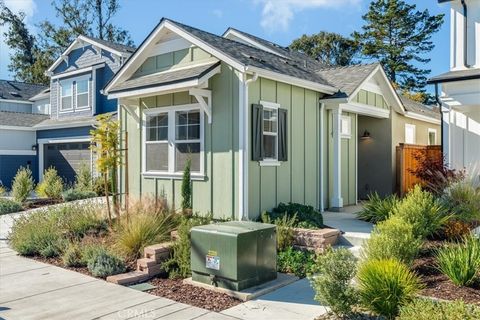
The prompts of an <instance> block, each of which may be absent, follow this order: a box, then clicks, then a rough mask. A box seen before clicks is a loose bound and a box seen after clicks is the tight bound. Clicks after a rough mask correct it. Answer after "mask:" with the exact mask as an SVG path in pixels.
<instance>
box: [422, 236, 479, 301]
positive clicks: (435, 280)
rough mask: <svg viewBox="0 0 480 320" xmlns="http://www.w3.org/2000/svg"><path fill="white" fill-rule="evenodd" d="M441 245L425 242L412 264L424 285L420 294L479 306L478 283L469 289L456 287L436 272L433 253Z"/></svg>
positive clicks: (439, 242)
mask: <svg viewBox="0 0 480 320" xmlns="http://www.w3.org/2000/svg"><path fill="white" fill-rule="evenodd" d="M441 245H442V242H441V241H429V242H427V243H426V245H425V247H424V250H423V252H422V254H421V256H420V257H419V258H418V259H416V260H415V262H414V264H413V269H414V270H415V271H416V272H417V274H419V275H420V276H421V278H422V280H423V282H424V284H425V289H423V290H422V292H421V294H422V295H425V296H429V297H434V298H438V299H444V300H459V299H461V300H463V301H465V302H466V303H472V304H477V305H480V283H478V282H477V283H476V284H475V285H473V286H471V287H458V286H456V285H454V284H453V283H452V282H451V281H450V279H448V277H447V276H445V275H443V274H442V273H441V272H440V271H439V270H437V268H436V266H435V258H434V256H433V251H434V249H435V248H438V247H440V246H441Z"/></svg>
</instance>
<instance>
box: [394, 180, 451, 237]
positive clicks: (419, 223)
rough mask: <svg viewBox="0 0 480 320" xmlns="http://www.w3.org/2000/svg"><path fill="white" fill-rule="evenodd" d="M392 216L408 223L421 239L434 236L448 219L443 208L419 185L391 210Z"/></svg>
mask: <svg viewBox="0 0 480 320" xmlns="http://www.w3.org/2000/svg"><path fill="white" fill-rule="evenodd" d="M393 214H396V215H399V216H400V217H401V218H403V219H404V220H405V221H406V222H408V223H410V224H411V225H412V226H413V233H414V235H415V236H420V237H422V238H425V237H428V236H433V235H435V234H436V233H437V232H438V231H440V230H441V229H442V227H443V225H444V224H445V223H446V222H447V221H448V220H449V219H450V216H449V215H447V213H446V210H445V208H444V207H443V206H442V205H441V204H440V203H439V202H438V201H437V200H435V198H434V197H433V195H432V194H431V193H430V192H428V191H424V190H422V188H421V187H420V186H419V185H416V186H415V187H414V188H413V190H411V191H410V192H409V193H408V194H407V196H406V197H405V199H403V200H402V201H401V202H400V203H399V204H398V205H397V206H396V207H395V208H394V209H393Z"/></svg>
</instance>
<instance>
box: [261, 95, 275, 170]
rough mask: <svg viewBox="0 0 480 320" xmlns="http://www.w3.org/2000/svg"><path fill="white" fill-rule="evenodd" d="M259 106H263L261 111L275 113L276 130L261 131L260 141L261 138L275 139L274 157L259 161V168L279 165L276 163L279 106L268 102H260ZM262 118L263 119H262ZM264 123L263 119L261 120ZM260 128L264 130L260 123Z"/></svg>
mask: <svg viewBox="0 0 480 320" xmlns="http://www.w3.org/2000/svg"><path fill="white" fill-rule="evenodd" d="M260 104H261V105H262V106H263V111H265V110H270V111H274V112H276V113H277V126H276V127H277V130H276V132H265V131H264V130H262V139H263V136H272V137H275V157H273V158H264V159H263V160H261V161H259V164H260V166H276V165H280V162H279V161H278V143H279V141H278V140H279V139H278V126H279V123H278V109H279V108H280V105H279V104H278V103H274V102H270V101H260ZM262 118H263V117H262ZM263 121H265V119H263ZM262 128H264V123H262Z"/></svg>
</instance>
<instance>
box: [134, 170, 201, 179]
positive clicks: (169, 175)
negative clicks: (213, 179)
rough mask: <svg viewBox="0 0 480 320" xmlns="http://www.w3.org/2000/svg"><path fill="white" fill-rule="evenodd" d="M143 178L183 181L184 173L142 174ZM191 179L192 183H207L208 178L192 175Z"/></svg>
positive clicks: (199, 174)
mask: <svg viewBox="0 0 480 320" xmlns="http://www.w3.org/2000/svg"><path fill="white" fill-rule="evenodd" d="M142 176H144V177H145V178H160V179H173V180H182V179H183V173H162V172H142ZM190 178H191V180H192V181H205V180H206V178H207V177H206V176H205V175H204V174H201V173H197V174H194V173H193V174H191V176H190Z"/></svg>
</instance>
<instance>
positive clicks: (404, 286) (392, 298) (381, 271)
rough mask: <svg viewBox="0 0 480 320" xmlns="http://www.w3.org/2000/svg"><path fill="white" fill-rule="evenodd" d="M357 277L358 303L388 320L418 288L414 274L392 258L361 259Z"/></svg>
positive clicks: (409, 299) (418, 284) (407, 301)
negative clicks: (362, 261) (359, 301)
mask: <svg viewBox="0 0 480 320" xmlns="http://www.w3.org/2000/svg"><path fill="white" fill-rule="evenodd" d="M357 280H358V290H359V295H360V300H361V303H362V304H363V305H364V306H365V307H366V308H367V309H369V310H370V311H373V312H374V313H377V314H379V315H382V316H384V317H386V318H388V319H393V318H394V317H395V316H396V315H397V314H398V312H399V309H400V307H402V306H404V305H406V304H408V303H409V302H411V301H412V299H413V298H414V296H415V295H416V294H417V292H418V291H419V290H420V289H421V288H422V286H421V284H420V279H419V278H418V277H417V275H416V274H415V273H413V272H412V271H410V270H409V269H408V267H407V266H406V265H404V264H403V263H401V262H399V261H397V260H395V259H387V260H368V261H366V262H364V263H363V264H361V265H360V267H359V270H358V274H357Z"/></svg>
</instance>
